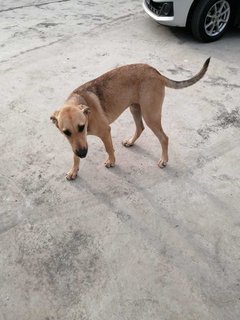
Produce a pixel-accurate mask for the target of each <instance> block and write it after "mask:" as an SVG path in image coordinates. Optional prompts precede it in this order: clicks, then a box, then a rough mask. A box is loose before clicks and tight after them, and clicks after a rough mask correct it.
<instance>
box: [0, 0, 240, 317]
mask: <svg viewBox="0 0 240 320" xmlns="http://www.w3.org/2000/svg"><path fill="white" fill-rule="evenodd" d="M46 2H47V1H32V0H24V1H23V0H22V1H19V2H18V5H19V6H22V8H19V9H17V10H8V11H7V10H6V9H9V8H14V7H15V6H16V2H15V1H12V0H11V1H8V2H5V3H3V4H1V8H0V10H2V12H0V22H1V23H0V26H1V40H0V45H1V51H0V60H1V63H0V72H1V77H0V87H1V108H0V147H1V150H2V152H1V154H0V199H1V206H0V270H1V272H0V320H16V319H18V320H33V319H34V320H38V319H39V320H42V319H44V320H59V319H64V320H65V319H69V320H74V319H81V320H98V319H99V320H100V319H101V320H102V319H110V320H117V319H119V320H120V319H121V320H122V319H124V320H128V319H129V320H130V319H131V320H135V319H137V320H140V319H143V320H146V319H147V320H155V319H161V320H172V319H174V320H175V319H176V320H193V319H198V320H205V319H208V320H216V319H218V320H237V319H239V317H240V281H239V274H240V267H239V266H240V264H239V261H240V254H239V253H240V216H239V204H240V201H239V187H240V183H239V181H240V170H239V169H240V168H239V163H240V161H239V160H240V146H239V92H238V91H239V77H240V64H239V54H238V53H239V50H240V44H239V41H238V38H239V34H238V32H237V31H232V32H230V33H229V34H228V35H227V36H226V37H225V38H223V39H222V40H221V41H219V42H216V43H212V44H200V43H196V42H194V41H193V40H192V38H191V37H190V36H189V35H188V34H187V33H186V32H185V31H183V30H178V29H173V30H172V29H168V28H165V27H161V26H159V25H157V24H155V23H154V22H152V21H151V20H150V19H149V18H148V17H146V16H145V15H144V14H143V12H142V9H141V2H140V1H138V0H136V1H131V2H127V1H125V0H124V1H120V2H118V6H116V4H115V3H113V2H112V1H109V0H104V1H101V3H100V2H97V1H95V0H94V1H93V0H92V1H90V2H85V1H77V0H72V1H64V2H62V1H61V2H60V1H54V3H53V1H52V3H51V4H47V5H43V4H44V3H46ZM49 2H50V1H49ZM41 4H42V5H41ZM40 5H41V6H40ZM3 10H5V11H4V12H3ZM208 56H212V60H211V64H210V68H209V70H208V73H207V75H206V77H205V78H204V79H203V80H202V81H201V82H199V83H198V84H196V85H195V86H193V87H190V88H188V89H185V90H180V91H177V90H176V91H174V90H170V89H169V90H167V92H166V98H165V102H164V108H163V127H164V129H165V131H166V133H167V134H168V135H169V138H170V139H169V140H170V150H169V152H170V161H169V164H168V167H166V168H165V169H164V170H160V169H159V168H158V167H157V165H156V163H157V161H158V159H159V156H160V148H159V143H158V141H157V139H156V138H155V137H154V136H153V134H152V132H151V131H150V130H149V129H148V128H146V130H145V132H144V133H143V134H142V136H141V137H140V139H139V140H138V141H137V143H136V145H135V146H134V147H133V148H131V149H125V148H124V147H123V146H122V145H121V141H122V140H123V139H124V138H126V137H129V135H130V134H131V133H132V130H133V127H134V126H133V121H132V118H131V116H130V113H129V112H128V111H126V112H125V113H124V114H123V115H122V116H121V117H120V118H119V119H118V120H117V121H116V122H115V123H114V124H113V125H112V136H113V142H114V148H115V150H116V157H117V166H116V167H115V168H114V169H112V170H107V169H106V168H104V166H103V162H104V160H105V152H104V149H103V146H102V144H101V142H100V141H99V140H98V139H97V138H95V137H89V139H88V143H89V154H88V157H87V159H86V160H84V161H81V168H80V177H79V178H78V179H77V180H76V181H74V182H68V181H66V180H65V177H64V175H65V172H66V171H67V170H68V169H69V166H70V163H71V150H70V147H69V145H68V144H67V142H66V141H65V138H64V137H62V136H61V135H60V134H59V133H58V132H57V130H56V128H55V127H54V126H53V125H52V123H51V122H50V121H49V116H50V115H51V113H52V112H53V110H55V109H57V108H58V107H59V106H61V104H62V103H63V101H64V100H65V99H66V97H67V96H68V94H69V93H70V92H71V91H72V90H73V89H74V88H76V87H77V86H78V85H80V84H81V83H83V82H85V81H88V80H90V79H92V78H94V77H97V76H98V75H100V74H101V73H103V72H105V71H107V70H110V69H112V68H114V67H116V66H119V65H123V64H127V63H135V62H147V63H149V64H151V65H153V66H154V67H156V68H157V69H158V70H159V71H160V72H162V73H163V74H165V75H166V76H168V77H171V78H174V79H183V78H187V77H189V76H191V75H193V74H194V73H196V72H197V71H198V70H199V69H200V67H201V65H202V63H203V62H204V60H205V59H206V58H207V57H208Z"/></svg>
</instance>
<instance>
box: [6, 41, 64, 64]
mask: <svg viewBox="0 0 240 320" xmlns="http://www.w3.org/2000/svg"><path fill="white" fill-rule="evenodd" d="M62 40H63V38H61V39H58V40H55V41H52V42H49V43H47V44H44V45H42V46H37V47H34V48H31V49H28V50H25V51H21V52H19V53H18V54H15V55H14V56H11V57H10V58H8V59H5V60H1V61H0V63H4V62H8V61H9V60H11V59H13V58H17V57H19V56H21V55H23V54H25V53H28V52H31V51H35V50H38V49H42V48H46V47H50V46H51V45H53V44H55V43H58V42H60V41H62Z"/></svg>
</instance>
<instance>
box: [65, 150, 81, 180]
mask: <svg viewBox="0 0 240 320" xmlns="http://www.w3.org/2000/svg"><path fill="white" fill-rule="evenodd" d="M79 163H80V158H79V157H77V156H76V155H75V154H73V164H72V168H71V169H70V170H69V172H68V173H67V175H66V178H67V180H74V179H76V178H77V174H78V170H79Z"/></svg>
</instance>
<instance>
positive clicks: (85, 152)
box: [75, 149, 88, 158]
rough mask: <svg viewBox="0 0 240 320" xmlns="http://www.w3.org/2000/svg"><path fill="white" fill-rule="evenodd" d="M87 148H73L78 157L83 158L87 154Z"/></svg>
mask: <svg viewBox="0 0 240 320" xmlns="http://www.w3.org/2000/svg"><path fill="white" fill-rule="evenodd" d="M87 152H88V149H80V150H75V154H76V156H78V157H79V158H85V157H86V155H87Z"/></svg>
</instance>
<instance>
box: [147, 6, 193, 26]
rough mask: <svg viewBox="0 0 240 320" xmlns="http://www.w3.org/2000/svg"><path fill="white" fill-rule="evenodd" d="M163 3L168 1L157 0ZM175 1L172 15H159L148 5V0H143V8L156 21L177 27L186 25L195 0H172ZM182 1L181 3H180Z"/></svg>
mask: <svg viewBox="0 0 240 320" xmlns="http://www.w3.org/2000/svg"><path fill="white" fill-rule="evenodd" d="M161 2H162V3H163V2H166V1H161V0H160V1H156V3H161ZM172 2H173V12H174V13H173V15H172V16H159V15H157V14H156V13H154V12H153V11H152V10H150V8H149V7H148V5H147V3H146V0H143V4H142V5H143V9H144V11H145V12H146V13H147V14H148V15H149V16H150V17H151V18H152V19H154V20H155V21H157V22H159V23H161V24H163V25H167V26H177V27H185V26H186V23H187V17H188V12H189V10H190V7H191V5H192V3H193V0H185V1H179V0H178V1H177V0H175V1H172ZM180 2H181V3H180Z"/></svg>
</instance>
